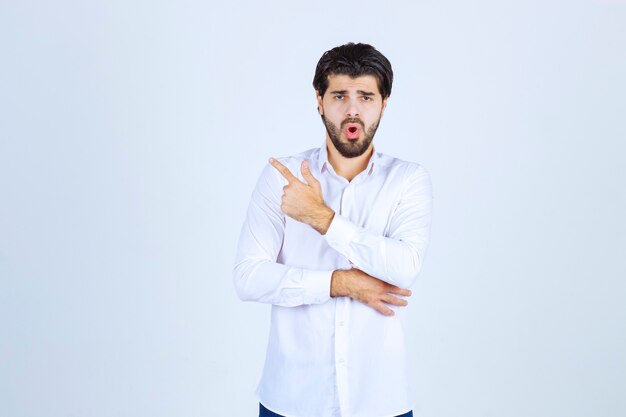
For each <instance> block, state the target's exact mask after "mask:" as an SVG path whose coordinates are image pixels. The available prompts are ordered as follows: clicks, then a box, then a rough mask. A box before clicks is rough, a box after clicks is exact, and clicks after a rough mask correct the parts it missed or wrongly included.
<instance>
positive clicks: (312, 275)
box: [302, 270, 334, 304]
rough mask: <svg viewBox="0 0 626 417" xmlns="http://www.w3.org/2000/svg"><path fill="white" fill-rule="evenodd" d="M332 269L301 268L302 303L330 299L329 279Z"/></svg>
mask: <svg viewBox="0 0 626 417" xmlns="http://www.w3.org/2000/svg"><path fill="white" fill-rule="evenodd" d="M333 272H334V271H316V270H303V271H302V284H303V286H304V290H305V291H304V300H303V301H304V304H322V303H325V302H326V301H328V300H330V281H331V278H332V276H333Z"/></svg>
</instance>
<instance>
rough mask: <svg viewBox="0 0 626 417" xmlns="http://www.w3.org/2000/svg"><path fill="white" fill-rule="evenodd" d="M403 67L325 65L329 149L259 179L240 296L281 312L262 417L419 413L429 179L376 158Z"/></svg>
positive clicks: (275, 165)
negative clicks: (413, 311)
mask: <svg viewBox="0 0 626 417" xmlns="http://www.w3.org/2000/svg"><path fill="white" fill-rule="evenodd" d="M392 81H393V72H392V69H391V64H390V63H389V61H388V60H387V58H385V57H384V56H383V55H382V54H381V53H380V52H378V51H377V50H376V49H375V48H373V47H372V46H370V45H366V44H353V43H348V44H346V45H342V46H338V47H336V48H333V49H331V50H330V51H327V52H326V53H324V54H323V55H322V57H321V59H320V60H319V63H318V65H317V69H316V72H315V77H314V79H313V86H314V88H315V94H316V98H317V104H318V112H319V114H320V115H321V117H322V121H323V122H324V125H325V126H326V140H325V143H324V144H323V145H322V146H321V148H314V149H310V150H308V151H305V152H303V153H300V154H298V155H294V156H291V157H286V158H279V159H273V158H270V163H269V164H268V165H267V166H266V167H265V169H264V170H263V172H262V173H261V177H260V178H259V180H258V183H257V185H256V187H255V189H254V191H253V194H252V200H251V202H250V205H249V208H248V213H247V218H246V220H245V222H244V224H243V227H242V229H241V235H240V239H239V246H238V251H237V256H236V260H235V264H234V267H233V279H234V284H235V288H236V291H237V294H238V295H239V297H240V298H241V299H242V300H245V301H258V302H262V303H269V304H272V314H271V329H270V336H269V343H268V347H267V355H266V362H265V367H264V370H263V376H262V378H261V381H260V383H259V386H258V389H257V394H258V397H259V399H260V416H288V417H331V416H332V417H335V416H342V417H393V416H400V415H401V416H403V417H404V416H412V415H413V414H412V411H411V410H412V408H413V400H412V394H413V390H412V386H411V375H410V373H411V368H410V360H411V358H410V355H411V352H408V351H407V346H406V338H407V331H408V325H407V324H408V323H407V319H408V316H407V315H406V309H403V308H402V307H404V306H406V305H407V300H406V297H408V296H410V295H411V292H410V290H408V288H410V287H411V286H412V285H413V283H414V282H415V280H416V278H417V276H418V273H419V271H420V269H421V267H422V263H423V261H424V256H425V253H426V248H427V245H428V239H429V232H430V222H431V207H432V192H431V184H430V178H429V175H428V173H427V172H426V170H425V169H424V168H423V167H422V166H421V165H419V164H417V163H412V162H405V161H402V160H400V159H397V158H393V157H390V156H387V155H384V154H382V153H379V152H376V151H375V149H374V145H373V139H374V134H375V133H376V129H377V128H378V124H379V122H380V119H381V117H382V116H383V113H384V111H385V107H386V105H387V100H388V99H389V95H390V93H391V85H392Z"/></svg>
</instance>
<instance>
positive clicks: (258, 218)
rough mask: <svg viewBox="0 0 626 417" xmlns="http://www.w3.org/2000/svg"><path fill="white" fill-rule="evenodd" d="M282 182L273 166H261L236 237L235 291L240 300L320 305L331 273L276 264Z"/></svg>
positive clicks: (280, 237) (282, 221)
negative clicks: (242, 222)
mask: <svg viewBox="0 0 626 417" xmlns="http://www.w3.org/2000/svg"><path fill="white" fill-rule="evenodd" d="M285 183H286V182H284V181H283V179H282V177H281V176H280V174H279V173H278V172H277V171H276V169H275V168H274V167H272V166H271V165H269V164H267V165H266V166H265V168H264V169H263V172H262V173H261V176H260V178H259V180H258V182H257V184H256V187H255V189H254V191H253V192H252V199H251V201H250V204H249V206H248V212H247V216H246V220H245V221H244V224H243V226H242V228H241V233H240V236H239V244H238V246H237V255H236V258H235V263H234V266H233V281H234V285H235V290H236V292H237V295H238V296H239V298H240V299H241V300H243V301H258V302H262V303H269V304H275V305H279V306H284V307H294V306H298V305H303V304H319V303H324V302H326V301H328V300H329V299H330V282H331V276H332V273H333V271H326V270H310V269H302V268H295V267H291V266H288V265H283V264H280V263H277V262H276V260H277V257H278V253H279V251H280V248H281V246H282V244H283V237H284V230H285V215H284V213H283V212H282V210H281V209H280V205H281V200H282V187H283V186H284V185H285Z"/></svg>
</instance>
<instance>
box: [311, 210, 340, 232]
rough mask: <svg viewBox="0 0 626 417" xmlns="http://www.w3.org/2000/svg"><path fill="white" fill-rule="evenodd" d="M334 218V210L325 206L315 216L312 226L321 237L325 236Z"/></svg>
mask: <svg viewBox="0 0 626 417" xmlns="http://www.w3.org/2000/svg"><path fill="white" fill-rule="evenodd" d="M334 218H335V212H334V210H333V209H331V208H330V207H328V206H326V205H325V206H324V207H323V208H321V209H320V211H319V212H318V214H317V215H316V216H315V220H314V221H313V224H311V226H312V227H313V228H314V229H315V230H317V231H318V232H319V233H320V234H321V235H325V234H326V232H327V231H328V228H329V227H330V224H331V223H332V222H333V219H334Z"/></svg>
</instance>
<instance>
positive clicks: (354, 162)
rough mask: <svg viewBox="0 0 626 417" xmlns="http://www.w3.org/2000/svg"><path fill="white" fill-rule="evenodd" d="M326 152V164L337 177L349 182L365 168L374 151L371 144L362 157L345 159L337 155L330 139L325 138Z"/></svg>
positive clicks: (337, 152)
mask: <svg viewBox="0 0 626 417" xmlns="http://www.w3.org/2000/svg"><path fill="white" fill-rule="evenodd" d="M326 150H327V151H328V162H329V163H330V165H331V166H332V167H333V169H334V170H335V172H336V173H337V175H340V176H342V177H344V178H345V179H347V180H348V182H350V181H352V180H353V179H354V177H356V176H357V175H359V173H361V172H363V170H364V169H365V168H367V164H368V162H369V160H370V157H371V156H372V153H373V151H374V145H373V142H372V143H371V144H370V146H369V148H367V150H366V151H365V152H364V153H363V155H360V156H357V157H354V158H346V157H344V156H343V155H341V154H340V153H339V151H338V150H337V149H336V148H335V145H333V142H332V141H331V140H330V138H329V137H328V136H326Z"/></svg>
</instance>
